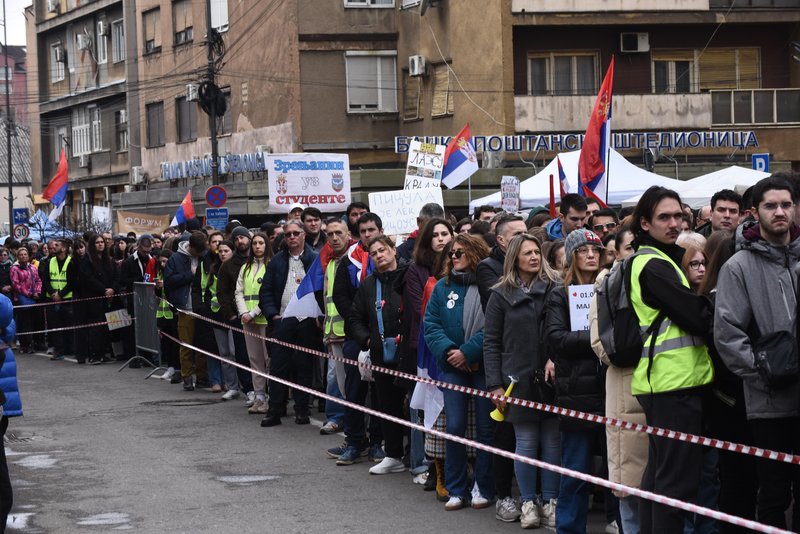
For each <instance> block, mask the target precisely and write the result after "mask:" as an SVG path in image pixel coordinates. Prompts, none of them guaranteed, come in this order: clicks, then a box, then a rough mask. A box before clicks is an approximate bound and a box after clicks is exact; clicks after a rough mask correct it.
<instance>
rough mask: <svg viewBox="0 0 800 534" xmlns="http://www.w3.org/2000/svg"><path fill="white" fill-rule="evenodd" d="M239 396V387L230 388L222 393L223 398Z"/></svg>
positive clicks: (231, 398) (229, 398)
mask: <svg viewBox="0 0 800 534" xmlns="http://www.w3.org/2000/svg"><path fill="white" fill-rule="evenodd" d="M238 398H239V390H238V389H229V390H228V391H226V392H225V393H224V394H223V395H222V400H233V399H238Z"/></svg>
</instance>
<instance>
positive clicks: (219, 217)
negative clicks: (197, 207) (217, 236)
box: [206, 208, 228, 230]
mask: <svg viewBox="0 0 800 534" xmlns="http://www.w3.org/2000/svg"><path fill="white" fill-rule="evenodd" d="M206 224H207V225H209V226H213V227H214V228H216V229H217V230H224V229H225V226H227V224H228V208H206Z"/></svg>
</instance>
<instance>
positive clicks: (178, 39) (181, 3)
mask: <svg viewBox="0 0 800 534" xmlns="http://www.w3.org/2000/svg"><path fill="white" fill-rule="evenodd" d="M172 27H173V29H174V31H173V33H174V34H175V45H181V44H184V43H190V42H192V37H193V31H192V3H191V0H178V1H177V2H175V3H173V4H172Z"/></svg>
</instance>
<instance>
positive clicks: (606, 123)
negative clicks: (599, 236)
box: [578, 56, 614, 206]
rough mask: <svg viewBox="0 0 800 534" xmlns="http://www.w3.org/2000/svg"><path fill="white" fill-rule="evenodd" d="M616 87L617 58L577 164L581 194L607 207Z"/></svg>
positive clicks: (599, 94) (603, 87) (595, 108)
mask: <svg viewBox="0 0 800 534" xmlns="http://www.w3.org/2000/svg"><path fill="white" fill-rule="evenodd" d="M613 84H614V56H611V64H610V65H609V66H608V71H607V72H606V77H605V78H603V84H602V85H601V86H600V92H599V93H598V94H597V100H595V103H594V109H592V116H591V117H590V118H589V126H588V127H587V128H586V135H585V136H584V139H583V146H582V147H581V155H580V159H579V160H578V184H579V188H580V190H579V193H580V194H582V195H583V196H585V197H590V198H594V199H596V200H598V201H599V202H600V204H601V205H602V206H605V202H604V201H603V199H604V198H605V196H606V192H607V191H608V156H609V153H608V152H609V147H610V142H611V92H612V91H611V89H612V86H613Z"/></svg>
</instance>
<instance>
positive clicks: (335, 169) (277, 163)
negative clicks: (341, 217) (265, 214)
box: [266, 153, 350, 214]
mask: <svg viewBox="0 0 800 534" xmlns="http://www.w3.org/2000/svg"><path fill="white" fill-rule="evenodd" d="M266 165H267V181H268V183H269V213H282V214H285V213H287V212H288V211H289V206H291V205H292V204H296V203H299V204H302V205H303V206H305V207H311V206H313V207H315V208H318V209H319V210H320V211H322V212H334V211H344V210H345V209H347V205H348V204H349V203H350V158H349V157H348V156H347V154H305V153H301V154H269V155H267V156H266Z"/></svg>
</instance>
